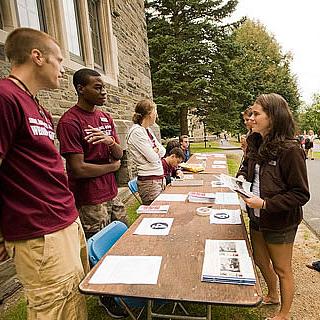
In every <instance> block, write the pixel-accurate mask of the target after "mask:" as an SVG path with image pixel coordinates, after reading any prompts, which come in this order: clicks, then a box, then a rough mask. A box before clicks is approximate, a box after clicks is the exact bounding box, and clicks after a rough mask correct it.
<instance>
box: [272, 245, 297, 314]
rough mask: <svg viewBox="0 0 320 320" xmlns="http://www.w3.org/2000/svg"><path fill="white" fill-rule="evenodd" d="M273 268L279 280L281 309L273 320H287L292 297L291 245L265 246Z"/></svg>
mask: <svg viewBox="0 0 320 320" xmlns="http://www.w3.org/2000/svg"><path fill="white" fill-rule="evenodd" d="M267 247H268V251H269V255H270V257H271V260H272V263H273V268H274V271H275V272H276V274H277V275H278V277H279V280H280V295H281V308H280V311H279V314H278V315H277V316H275V317H274V318H272V319H274V320H278V319H279V320H284V319H289V312H290V308H291V304H292V301H293V295H294V281H293V272H292V264H291V262H292V250H293V243H284V244H270V243H269V244H267Z"/></svg>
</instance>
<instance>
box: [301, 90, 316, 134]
mask: <svg viewBox="0 0 320 320" xmlns="http://www.w3.org/2000/svg"><path fill="white" fill-rule="evenodd" d="M298 120H299V121H298V123H299V128H300V130H301V131H304V130H305V131H306V132H308V131H309V130H310V129H312V130H313V131H314V132H315V133H319V132H320V94H315V95H314V96H313V102H312V104H311V106H310V107H309V108H306V109H305V110H304V111H303V112H301V113H300V114H299V117H298Z"/></svg>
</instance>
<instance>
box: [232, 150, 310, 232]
mask: <svg viewBox="0 0 320 320" xmlns="http://www.w3.org/2000/svg"><path fill="white" fill-rule="evenodd" d="M255 165H256V162H255V160H253V159H248V158H246V159H245V160H244V162H243V164H242V166H241V167H240V169H239V172H238V174H237V175H238V176H239V175H243V176H244V177H245V178H246V180H247V181H249V182H253V180H254V167H255ZM259 181H260V197H261V198H262V199H264V200H265V203H266V209H265V210H261V211H260V229H261V230H271V231H281V230H282V231H284V230H288V229H292V228H293V227H295V226H298V224H299V223H300V222H301V220H302V217H303V214H302V206H303V205H304V204H305V203H307V202H308V200H309V198H310V194H309V188H308V177H307V168H306V163H305V154H304V152H303V150H302V149H301V148H300V147H299V145H298V144H297V145H292V146H291V147H290V148H288V149H285V150H282V151H281V153H280V155H279V156H278V157H277V159H276V160H271V161H269V162H267V163H263V164H260V172H259ZM248 209H249V211H248V212H249V217H250V215H253V210H252V209H250V208H248Z"/></svg>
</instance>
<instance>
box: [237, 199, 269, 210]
mask: <svg viewBox="0 0 320 320" xmlns="http://www.w3.org/2000/svg"><path fill="white" fill-rule="evenodd" d="M242 198H243V200H244V202H245V203H246V204H247V205H248V207H249V208H253V209H262V206H263V204H264V200H263V199H261V198H260V197H258V196H253V197H251V198H244V197H242Z"/></svg>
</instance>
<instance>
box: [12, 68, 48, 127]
mask: <svg viewBox="0 0 320 320" xmlns="http://www.w3.org/2000/svg"><path fill="white" fill-rule="evenodd" d="M9 78H12V79H15V80H16V81H18V82H19V83H20V84H21V85H22V87H23V88H24V90H25V91H26V93H27V94H28V95H29V96H30V97H31V99H32V100H33V101H34V102H35V103H36V105H37V107H38V112H39V114H40V116H41V117H42V118H44V119H45V120H46V122H48V121H47V117H46V114H45V113H44V111H43V108H42V106H41V105H40V103H39V100H38V98H37V97H36V96H34V95H33V94H32V93H31V91H30V90H29V88H28V87H27V86H26V84H25V83H24V82H22V81H21V80H20V79H19V78H17V77H16V76H14V75H13V74H10V75H9Z"/></svg>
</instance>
